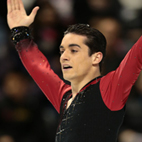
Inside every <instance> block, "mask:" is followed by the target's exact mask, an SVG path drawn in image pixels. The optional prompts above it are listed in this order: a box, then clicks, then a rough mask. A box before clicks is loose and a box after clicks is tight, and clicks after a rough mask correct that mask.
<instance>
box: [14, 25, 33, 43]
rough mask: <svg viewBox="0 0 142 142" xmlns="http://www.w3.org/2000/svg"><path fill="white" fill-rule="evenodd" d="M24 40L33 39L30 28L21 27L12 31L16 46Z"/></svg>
mask: <svg viewBox="0 0 142 142" xmlns="http://www.w3.org/2000/svg"><path fill="white" fill-rule="evenodd" d="M23 39H32V36H31V31H30V29H29V27H26V26H20V27H15V28H12V29H11V40H12V42H13V43H14V44H15V45H16V44H17V43H19V42H20V41H21V40H23Z"/></svg>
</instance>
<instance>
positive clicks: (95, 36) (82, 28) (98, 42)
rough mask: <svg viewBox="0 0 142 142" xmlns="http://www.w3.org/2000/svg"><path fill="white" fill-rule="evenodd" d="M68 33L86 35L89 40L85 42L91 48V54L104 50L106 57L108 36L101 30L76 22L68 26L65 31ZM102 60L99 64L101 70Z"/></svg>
mask: <svg viewBox="0 0 142 142" xmlns="http://www.w3.org/2000/svg"><path fill="white" fill-rule="evenodd" d="M68 33H74V34H78V35H83V36H86V37H87V40H86V41H85V44H86V45H87V46H88V47H89V49H90V50H89V56H91V55H92V54H93V53H95V52H102V54H103V59H104V57H105V54H106V38H105V36H104V35H103V34H102V33H101V32H100V31H99V30H97V29H94V28H92V27H90V26H89V25H88V24H75V25H70V26H69V27H68V28H67V30H66V31H65V32H64V36H65V35H66V34H68ZM103 59H102V61H103ZM102 61H101V62H100V64H99V66H100V70H101V66H102Z"/></svg>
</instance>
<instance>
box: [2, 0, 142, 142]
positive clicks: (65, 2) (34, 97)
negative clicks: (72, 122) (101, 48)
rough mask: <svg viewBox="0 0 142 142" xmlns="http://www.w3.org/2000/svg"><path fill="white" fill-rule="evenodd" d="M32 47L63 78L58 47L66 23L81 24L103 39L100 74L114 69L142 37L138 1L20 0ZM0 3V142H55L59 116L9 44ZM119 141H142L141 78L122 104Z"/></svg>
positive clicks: (140, 1) (4, 10)
mask: <svg viewBox="0 0 142 142" xmlns="http://www.w3.org/2000/svg"><path fill="white" fill-rule="evenodd" d="M23 3H24V5H25V8H26V11H27V14H29V13H30V12H31V10H32V8H33V7H34V6H36V5H38V6H40V10H39V12H38V14H37V16H36V19H35V22H34V23H33V24H32V25H31V29H32V33H33V37H34V40H35V42H36V43H37V44H38V46H39V49H40V50H41V51H42V52H43V53H44V55H45V56H46V57H47V59H48V60H49V62H50V64H51V67H52V69H53V70H54V71H55V73H57V74H58V75H59V76H60V77H61V78H62V73H61V69H60V64H59V56H60V55H59V49H58V47H59V45H60V41H61V39H62V37H63V32H64V31H65V29H66V28H67V27H68V25H70V24H74V23H86V24H90V25H91V26H92V27H94V28H97V29H98V30H100V31H101V32H102V33H103V34H104V35H105V37H106V39H107V55H106V58H105V62H104V64H103V71H102V73H103V75H105V74H107V73H108V72H110V71H112V70H115V69H116V68H117V67H118V65H119V63H120V62H121V60H122V59H123V57H124V56H125V54H126V53H127V52H128V50H129V49H130V48H131V47H132V45H133V44H134V43H135V42H136V41H137V40H138V38H139V37H140V36H141V34H142V0H135V1H134V0H23ZM6 15H7V8H6V0H0V142H54V136H55V132H56V127H57V120H58V114H57V112H56V111H55V109H54V108H53V107H52V105H51V104H50V102H49V101H48V100H47V99H46V97H45V96H44V94H43V93H42V92H41V91H40V89H39V88H38V86H37V85H36V84H35V82H34V81H33V80H32V78H31V77H30V75H29V74H28V73H27V71H26V70H25V68H24V67H23V65H22V64H21V61H20V59H19V57H18V54H17V51H16V50H15V48H14V45H13V44H12V42H11V40H10V36H11V33H10V30H9V28H8V25H7V22H6ZM118 142H142V73H141V74H140V76H139V78H138V80H137V82H136V83H135V85H134V86H133V88H132V91H131V94H130V97H129V99H128V101H127V107H126V115H125V118H124V122H123V124H122V127H121V128H120V132H119V137H118Z"/></svg>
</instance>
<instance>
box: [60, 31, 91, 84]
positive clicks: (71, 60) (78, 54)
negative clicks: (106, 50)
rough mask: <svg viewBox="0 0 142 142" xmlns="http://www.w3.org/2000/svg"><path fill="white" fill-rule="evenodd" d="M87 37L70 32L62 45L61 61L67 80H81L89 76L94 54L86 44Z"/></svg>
mask: <svg viewBox="0 0 142 142" xmlns="http://www.w3.org/2000/svg"><path fill="white" fill-rule="evenodd" d="M86 39H87V37H85V36H81V35H77V34H73V33H68V34H66V35H65V36H64V38H63V39H62V42H61V45H60V52H61V57H60V63H61V69H62V72H63V77H64V79H65V80H68V81H70V82H72V81H81V80H83V79H85V78H87V76H88V74H89V71H90V70H91V69H92V56H89V48H88V46H87V45H86V44H85V40H86Z"/></svg>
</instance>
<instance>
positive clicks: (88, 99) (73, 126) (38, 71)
mask: <svg viewBox="0 0 142 142" xmlns="http://www.w3.org/2000/svg"><path fill="white" fill-rule="evenodd" d="M7 7H8V17H7V18H8V25H9V27H10V29H11V32H12V41H13V42H14V43H15V45H16V49H17V51H18V53H19V56H20V58H21V61H22V62H23V64H24V66H25V68H26V69H27V70H28V72H29V73H30V75H31V76H32V77H33V79H34V80H35V81H36V83H37V84H38V85H39V87H40V88H41V90H42V91H43V92H44V94H45V95H46V97H47V98H48V99H49V100H50V101H51V103H52V104H53V106H54V107H55V109H56V110H57V111H58V112H59V113H60V121H59V126H58V129H57V133H56V142H94V141H95V142H115V141H116V139H117V135H118V130H119V128H120V126H121V124H122V121H123V117H124V113H125V103H126V101H127V98H128V95H129V93H130V90H131V88H132V85H133V84H134V83H135V81H136V79H137V77H138V75H139V73H140V71H141V69H142V49H141V48H142V47H141V46H142V37H141V38H140V39H139V40H138V41H137V43H136V44H135V45H134V46H133V47H132V49H131V50H130V51H129V52H128V54H127V55H126V57H125V58H124V59H123V61H122V62H121V64H120V66H119V67H118V68H117V69H116V70H115V71H112V72H110V73H109V74H107V75H106V76H103V77H101V72H100V69H101V68H100V67H101V62H102V59H103V56H104V55H105V46H106V41H105V38H104V36H103V35H102V34H101V33H100V32H99V31H98V30H95V29H93V28H91V27H89V25H84V24H76V25H72V26H70V27H69V28H68V29H67V31H66V32H65V35H64V37H63V39H62V42H61V45H60V52H61V57H60V63H61V68H62V72H63V77H64V79H66V80H68V81H70V83H71V86H70V85H66V84H65V83H64V82H63V81H62V80H61V79H60V78H59V77H58V76H57V75H56V74H55V73H54V72H53V71H52V70H51V68H50V65H49V63H48V61H47V59H46V58H45V56H44V55H43V54H42V53H41V52H40V51H39V50H38V48H37V45H36V44H35V43H34V42H33V40H32V38H31V36H30V31H29V28H28V27H29V25H30V24H31V23H32V22H33V21H34V17H35V15H36V13H37V10H38V7H35V8H34V9H33V11H32V13H31V14H30V16H27V15H26V12H25V10H24V7H23V4H22V2H21V0H8V1H7Z"/></svg>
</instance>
